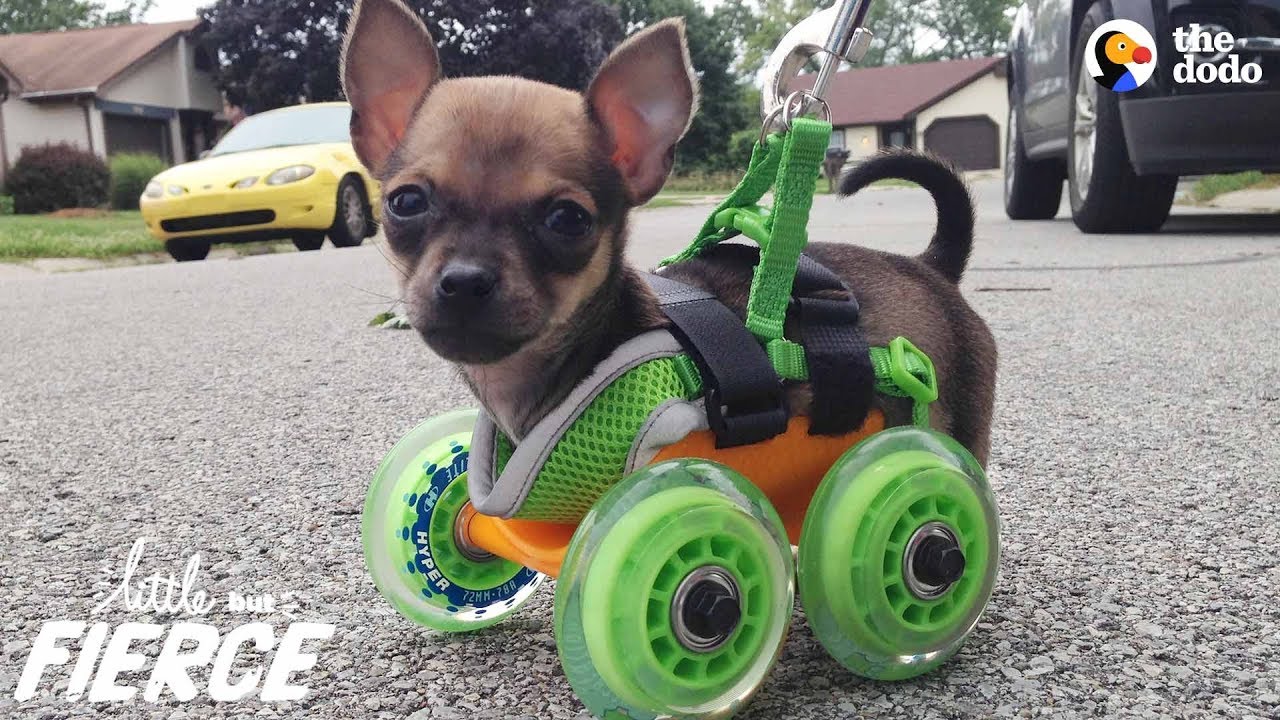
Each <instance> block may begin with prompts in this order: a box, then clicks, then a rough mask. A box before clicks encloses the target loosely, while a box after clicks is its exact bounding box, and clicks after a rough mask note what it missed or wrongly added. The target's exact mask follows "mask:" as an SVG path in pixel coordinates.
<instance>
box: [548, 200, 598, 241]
mask: <svg viewBox="0 0 1280 720" xmlns="http://www.w3.org/2000/svg"><path fill="white" fill-rule="evenodd" d="M593 223H594V220H593V219H592V217H591V213H589V212H587V209H586V208H584V207H582V206H581V205H579V204H578V203H576V202H573V201H572V200H557V201H555V202H553V203H551V207H549V208H547V215H546V217H544V218H543V220H542V224H543V225H544V226H545V227H546V228H547V229H548V230H550V231H551V232H553V233H555V234H557V235H563V236H564V237H568V238H580V237H583V236H585V235H586V234H587V233H589V232H591V227H592V224H593Z"/></svg>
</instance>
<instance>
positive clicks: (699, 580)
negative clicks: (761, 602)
mask: <svg viewBox="0 0 1280 720" xmlns="http://www.w3.org/2000/svg"><path fill="white" fill-rule="evenodd" d="M741 602H742V593H741V590H739V588H738V583H737V581H736V580H734V579H733V575H731V574H730V573H729V571H728V570H726V569H724V568H722V567H719V566H717V565H705V566H703V567H700V568H697V569H695V570H694V571H693V572H691V573H689V574H688V575H686V576H685V578H684V580H681V581H680V585H679V586H678V587H676V592H675V595H674V596H673V597H672V598H671V629H672V631H673V632H674V633H675V636H676V639H677V640H679V641H680V644H681V645H683V646H685V648H687V649H689V650H692V651H694V652H704V653H705V652H711V651H713V650H716V649H718V648H720V647H721V646H722V645H724V644H725V643H726V642H728V640H729V637H730V636H732V635H733V631H734V630H736V629H737V628H738V623H739V621H741V619H742V604H741Z"/></svg>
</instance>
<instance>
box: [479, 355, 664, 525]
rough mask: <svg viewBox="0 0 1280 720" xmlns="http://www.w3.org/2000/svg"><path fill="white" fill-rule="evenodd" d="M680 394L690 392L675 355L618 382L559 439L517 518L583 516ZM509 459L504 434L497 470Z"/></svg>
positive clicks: (570, 519)
mask: <svg viewBox="0 0 1280 720" xmlns="http://www.w3.org/2000/svg"><path fill="white" fill-rule="evenodd" d="M680 397H688V393H687V391H686V390H685V384H684V383H683V382H681V379H680V374H679V372H678V371H677V363H676V361H675V359H674V358H662V359H660V360H651V361H649V362H647V363H644V364H643V365H639V366H637V367H636V368H634V369H632V370H631V371H629V372H627V373H625V374H624V375H622V377H620V378H618V379H617V380H615V381H613V384H611V385H610V386H609V387H608V388H606V389H605V390H604V392H602V393H600V395H598V396H597V397H596V399H595V400H594V401H592V403H591V405H589V406H588V407H587V409H586V411H585V412H583V413H582V416H581V417H579V418H578V420H577V421H576V422H574V423H573V425H571V426H570V427H569V429H568V431H566V432H565V434H564V436H563V437H562V438H560V442H558V443H556V447H555V449H553V450H552V451H551V455H550V456H549V457H548V458H547V462H546V463H545V464H544V465H543V466H542V471H541V472H539V473H538V479H537V480H535V481H534V483H533V487H532V488H530V490H529V496H528V498H526V499H525V501H524V505H522V506H521V508H520V511H519V512H518V513H516V517H518V518H521V519H522V520H542V521H545V522H558V523H576V522H578V521H579V520H581V519H582V516H584V515H586V514H587V511H588V510H590V509H591V506H592V505H594V504H595V502H596V500H598V499H599V498H600V496H601V495H603V494H604V493H605V491H606V490H608V489H609V488H610V487H612V486H613V485H614V483H616V482H618V481H619V480H621V479H622V473H623V470H624V469H625V467H626V464H627V454H628V453H630V452H631V445H632V443H634V442H635V439H636V436H637V435H639V434H640V427H641V426H642V425H643V424H644V422H645V421H646V420H648V418H649V414H650V413H652V412H653V411H654V409H655V408H657V407H658V406H659V405H661V404H662V403H664V402H667V401H668V400H670V399H672V398H680ZM510 457H511V443H510V442H509V441H508V440H507V439H506V438H504V437H502V436H501V434H499V438H498V457H497V460H498V463H497V466H498V468H499V469H500V468H502V467H505V466H506V462H507V460H508V459H510ZM499 471H500V470H499Z"/></svg>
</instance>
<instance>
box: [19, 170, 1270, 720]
mask: <svg viewBox="0 0 1280 720" xmlns="http://www.w3.org/2000/svg"><path fill="white" fill-rule="evenodd" d="M999 191H1000V188H999V184H998V182H995V181H987V182H983V183H981V184H979V185H978V186H977V187H976V192H977V195H978V198H979V201H980V213H979V216H980V217H979V219H980V223H979V235H980V238H979V246H978V249H977V252H976V255H975V259H974V262H973V270H972V271H971V272H970V273H969V275H968V278H967V280H966V283H965V287H966V290H967V293H968V297H969V298H970V300H971V302H972V303H973V304H974V305H975V306H976V307H977V308H978V310H979V311H980V312H981V313H982V314H983V315H984V316H985V317H986V318H987V319H988V321H989V322H990V324H991V326H992V328H993V330H994V331H995V334H996V337H997V339H998V340H999V343H1000V350H1001V356H1002V357H1001V360H1002V362H1001V374H1000V387H999V403H998V407H997V416H996V420H995V446H994V452H993V459H992V463H991V467H990V474H991V477H992V482H993V485H994V487H995V489H996V493H997V497H998V498H999V501H1000V504H1001V510H1002V515H1003V521H1004V530H1003V538H1004V543H1005V545H1004V548H1005V552H1004V557H1003V561H1002V566H1001V577H1000V581H999V584H998V587H997V589H996V594H995V597H994V598H993V600H992V603H991V606H990V608H989V609H988V612H987V614H986V616H985V618H984V620H983V621H982V622H981V623H980V624H979V626H978V629H977V631H976V632H975V634H974V636H973V637H972V638H971V640H970V642H969V643H968V645H967V646H966V647H965V648H964V649H963V650H962V651H961V653H960V654H959V655H958V656H957V657H956V658H955V659H954V660H953V661H952V662H951V663H950V664H949V665H947V666H946V667H944V668H943V669H942V670H940V671H939V672H937V673H934V674H932V675H930V676H927V677H924V678H921V679H918V680H914V681H910V682H904V683H897V684H885V683H875V682H869V681H864V680H860V679H857V678H854V677H852V676H851V675H849V674H848V673H847V672H845V671H844V670H843V669H841V668H840V667H838V666H837V665H836V664H835V663H834V662H833V661H831V660H830V659H829V658H828V657H827V656H826V655H825V654H824V652H823V651H822V649H821V647H820V646H818V645H817V643H816V642H815V641H814V639H813V637H812V635H811V634H810V632H809V630H808V628H807V627H806V626H805V624H804V621H803V618H802V617H801V616H799V615H797V618H796V623H795V625H794V626H793V630H792V633H791V636H790V639H789V640H788V642H787V645H786V648H785V650H784V652H783V654H782V659H781V661H780V662H779V664H778V666H777V668H776V669H775V671H774V673H773V675H772V676H771V678H770V679H769V681H768V683H767V684H766V685H765V687H764V688H763V690H762V691H761V693H760V695H759V696H758V697H757V699H756V700H755V702H754V703H753V704H752V705H751V706H750V707H749V709H748V710H747V711H746V712H745V713H744V714H743V715H742V716H743V717H746V718H759V719H765V718H815V719H816V718H824V719H825V718H836V717H839V718H856V717H868V718H869V717H884V718H895V717H902V718H935V717H936V718H957V717H975V718H976V717H1006V716H1007V717H1038V716H1047V717H1151V718H1157V717H1232V718H1247V717H1255V718H1280V610H1278V608H1280V590H1278V589H1277V588H1280V561H1278V560H1277V554H1278V553H1280V529H1278V528H1280V524H1278V523H1277V522H1276V521H1275V517H1276V515H1277V512H1280V486H1278V485H1277V477H1278V476H1280V368H1278V363H1277V359H1276V358H1277V349H1278V346H1277V341H1276V330H1277V328H1278V327H1280V302H1278V301H1280V280H1277V271H1278V270H1280V262H1278V260H1280V235H1278V234H1277V231H1280V222H1277V221H1276V220H1275V219H1274V218H1273V219H1266V218H1241V217H1210V216H1205V215H1200V214H1192V215H1184V216H1182V217H1180V218H1178V219H1176V220H1175V221H1174V223H1173V224H1172V225H1171V227H1170V230H1169V231H1166V232H1165V233H1163V234H1161V235H1158V236H1111V237H1085V236H1082V235H1080V234H1078V233H1077V232H1076V231H1075V229H1074V227H1073V226H1072V225H1071V224H1070V222H1069V221H1068V220H1058V221H1054V222H1043V223H1019V224H1014V223H1010V222H1008V221H1007V220H1005V219H1004V218H1003V215H1002V213H1001V212H1000V206H999ZM705 211H706V208H670V209H664V210H656V211H647V212H644V213H641V214H640V215H639V217H638V219H637V222H636V227H635V233H634V235H635V238H636V241H635V247H634V248H633V251H634V255H635V257H636V259H637V260H638V261H639V262H642V263H652V262H653V261H654V260H656V259H657V258H659V257H660V256H662V255H664V254H666V253H667V252H668V251H671V250H674V249H676V248H677V246H679V245H681V244H682V242H683V239H684V238H686V237H687V236H688V235H689V234H690V233H691V232H692V231H693V230H694V229H695V227H696V226H697V225H698V223H699V222H700V220H701V217H702V215H703V214H704V213H705ZM1186 212H1190V211H1186ZM931 218H932V210H931V207H930V205H929V203H928V199H927V197H926V196H925V195H924V194H923V193H922V192H919V191H912V190H903V189H891V190H874V191H869V192H868V193H867V194H866V195H865V196H864V197H862V198H859V199H857V200H856V201H853V202H847V203H844V204H837V203H836V202H835V201H833V200H831V199H830V198H821V199H819V201H818V205H817V210H816V215H815V221H814V235H815V237H816V238H819V239H831V240H837V239H838V240H848V241H851V242H859V243H863V244H868V245H873V246H877V247H883V248H887V249H893V250H899V251H903V252H917V251H918V250H919V249H921V248H923V247H924V244H925V242H926V241H927V237H928V236H929V234H930V229H931V227H930V226H931V222H932V221H931ZM395 292H396V291H395V289H394V284H393V282H392V276H391V272H390V270H389V269H388V267H387V265H386V263H385V261H384V260H383V258H382V257H380V255H379V252H378V250H377V249H376V248H373V247H365V248H362V249H358V250H349V251H347V250H344V251H336V250H331V249H326V250H325V251H323V252H320V253H312V254H296V255H286V256H267V257H257V258H248V259H243V260H220V261H212V262H207V263H201V264H193V265H183V266H177V265H164V266H154V267H140V268H129V269H119V270H108V271H99V272H85V273H74V274H64V275H43V274H38V273H32V272H27V271H18V270H10V271H7V272H5V273H4V274H2V275H0V338H2V340H0V347H2V348H3V350H2V351H0V493H2V497H3V502H0V597H2V598H3V601H2V602H0V633H2V635H0V637H2V639H3V640H2V641H3V648H2V650H0V717H14V718H63V717H119V718H241V717H279V718H395V719H400V718H406V717H408V716H410V715H413V717H414V718H415V720H418V719H420V718H440V719H453V718H457V719H462V718H513V717H527V718H575V717H577V716H579V715H580V714H581V713H582V707H581V705H580V704H579V703H578V701H577V700H576V699H575V698H574V696H573V693H572V691H571V690H570V688H569V686H568V684H567V682H566V681H565V679H564V675H563V673H562V672H561V670H560V666H559V662H558V660H557V656H556V651H555V646H554V642H553V640H552V619H551V601H552V592H551V591H550V590H549V589H544V590H543V591H542V593H541V594H540V596H539V597H538V598H537V599H536V600H535V601H534V602H533V603H532V604H531V606H530V607H529V608H528V609H527V610H526V611H525V612H523V613H522V614H520V615H519V616H518V617H516V618H515V619H513V620H510V621H508V622H507V623H505V624H503V625H500V626H498V627H497V628H494V629H492V630H489V631H485V632H482V633H479V634H475V635H471V636H465V637H460V636H445V635H439V634H435V633H432V632H428V631H425V630H422V629H419V628H417V627H415V626H413V625H412V624H411V623H410V622H408V621H407V620H404V619H402V618H401V617H399V616H397V615H396V614H395V613H394V612H393V611H392V609H391V608H390V606H389V605H388V604H387V603H386V602H384V601H383V600H382V599H381V598H380V597H379V596H378V594H377V592H376V590H375V589H374V587H373V585H372V583H371V582H370V580H369V578H368V576H367V575H366V573H365V569H364V563H363V559H362V557H361V547H360V533H359V520H360V518H359V512H360V507H361V503H362V500H363V493H364V490H365V487H366V484H367V482H368V479H369V477H370V475H371V473H372V472H373V470H374V468H375V467H376V466H377V464H378V462H379V460H380V458H381V457H382V455H383V453H385V452H386V451H387V450H388V449H389V448H390V447H391V445H392V444H393V443H394V442H395V440H396V439H397V438H398V437H399V436H400V435H401V434H402V433H403V432H405V431H407V430H408V429H409V428H410V427H412V426H413V425H414V424H415V423H417V422H418V421H419V420H421V419H422V418H424V417H426V416H429V415H432V414H435V413H439V412H442V411H445V410H449V409H452V408H456V407H459V406H462V405H464V404H466V403H467V401H468V398H467V395H466V393H465V391H464V389H463V387H462V385H461V383H460V382H458V381H457V379H456V377H455V375H454V373H453V371H452V370H451V369H450V368H449V367H448V366H447V365H445V364H444V363H442V362H440V361H439V360H437V359H435V358H433V357H432V356H431V355H430V354H429V353H428V351H427V350H426V348H425V346H423V345H422V344H421V343H420V341H418V340H417V339H416V337H415V335H414V334H413V333H409V332H393V331H383V330H376V329H370V328H367V327H366V323H367V322H368V320H369V319H370V318H371V317H373V316H374V315H375V314H376V313H378V312H380V311H382V310H384V309H386V308H387V307H388V306H389V305H390V304H391V300H393V299H394V295H395ZM961 381H962V380H961ZM139 536H147V537H151V538H155V540H154V542H152V544H151V545H150V546H149V547H148V551H147V555H146V557H145V558H144V560H143V564H142V568H143V569H144V570H145V571H146V572H151V571H154V570H160V571H163V572H165V573H168V572H174V573H180V572H181V569H182V565H183V563H184V562H185V561H186V559H187V558H188V556H190V555H191V554H192V553H195V552H199V553H201V555H202V570H201V575H200V578H201V580H200V584H201V585H202V586H203V587H204V588H205V589H206V590H208V591H209V592H210V593H211V594H212V595H213V596H214V597H218V598H225V597H226V596H227V595H228V594H229V593H230V592H232V591H236V592H241V593H268V592H269V593H272V594H274V595H276V596H277V597H278V596H280V595H281V594H283V593H286V592H293V593H296V594H297V595H296V597H295V598H294V602H297V603H298V604H299V605H300V607H299V609H297V610H296V611H294V613H293V614H294V615H295V616H296V617H297V618H298V619H299V620H309V621H315V622H329V623H335V624H336V625H337V632H336V634H335V636H334V637H333V638H332V639H331V640H330V641H328V642H327V643H324V644H322V645H321V650H320V657H319V662H318V664H317V666H316V667H315V668H314V669H313V670H311V671H309V672H306V673H302V674H301V675H300V676H297V678H296V679H297V681H298V682H301V683H303V684H308V685H310V687H311V688H312V689H313V692H312V694H310V695H309V696H307V697H306V698H305V699H303V700H301V701H297V702H293V703H281V704H262V703H260V702H258V701H257V700H256V699H250V700H246V701H242V702H236V703H213V702H212V701H210V700H208V699H207V695H206V694H205V693H203V692H202V694H201V696H200V697H199V698H197V699H196V700H194V701H192V702H187V703H179V702H177V701H175V700H174V699H173V698H172V696H171V695H166V698H162V702H161V703H160V704H158V705H148V704H143V703H141V702H136V701H135V702H133V703H131V704H123V705H108V704H100V705H91V704H89V703H87V702H84V701H80V702H68V701H67V700H66V699H65V698H64V697H63V694H64V691H63V690H62V688H64V687H65V685H66V681H67V680H66V679H67V673H66V671H65V670H63V671H56V670H55V671H53V672H51V674H50V675H49V676H47V677H46V679H45V680H44V682H43V683H42V684H41V688H40V694H39V695H38V696H37V697H36V698H35V699H33V700H31V701H28V702H25V703H17V702H16V701H15V700H14V699H13V696H14V689H15V686H16V684H17V682H18V677H19V674H20V673H21V671H22V667H23V664H24V663H25V662H26V659H27V655H28V653H29V651H30V648H31V643H32V641H33V640H34V639H35V637H36V634H37V632H38V631H39V628H40V626H41V624H42V623H43V622H44V621H46V620H60V619H65V620H85V621H91V620H103V621H106V622H109V623H111V624H112V625H119V624H120V623H123V622H128V621H144V622H145V621H147V620H148V619H151V618H152V616H150V615H148V614H147V613H141V612H134V613H131V612H128V611H126V610H124V609H121V608H120V607H119V605H118V604H117V605H114V606H113V609H111V610H109V611H107V612H106V613H104V614H103V615H101V616H98V617H91V616H90V614H89V613H90V610H91V608H92V607H93V606H94V605H95V604H96V603H97V600H95V599H94V596H95V593H100V592H101V591H102V590H103V589H104V587H106V586H103V585H101V584H100V583H101V582H102V581H104V579H108V578H111V579H118V576H119V573H120V569H121V566H122V564H123V561H124V558H125V556H126V555H127V553H128V551H129V547H130V545H131V544H132V543H133V541H134V539H135V538H137V537H139ZM268 621H269V622H272V623H273V624H274V625H275V626H276V628H277V629H278V630H282V629H283V627H284V626H285V624H286V623H287V620H286V619H285V618H284V617H283V616H282V615H280V614H279V613H276V614H273V615H271V616H269V617H268ZM156 622H165V620H163V619H162V620H157V621H156ZM207 622H209V623H211V624H214V625H217V626H218V627H219V628H221V629H222V631H223V632H224V633H225V632H227V631H229V630H230V629H231V628H232V627H234V626H235V625H237V624H239V623H242V622H246V619H245V616H243V615H233V614H231V613H228V612H226V611H225V610H224V609H222V608H219V609H217V610H215V611H214V613H213V614H212V615H211V616H210V617H209V618H208V620H207ZM145 648H146V649H144V650H142V652H144V653H145V654H147V655H148V656H149V657H151V658H154V657H155V656H156V654H157V652H158V643H151V644H150V645H148V646H145ZM253 658H254V656H252V655H250V656H248V657H247V658H246V659H249V660H252V659H253ZM244 667H248V666H247V665H246V666H244ZM122 677H123V678H124V680H126V681H131V682H133V683H134V684H136V685H141V684H143V683H144V682H145V679H146V674H145V673H143V674H131V675H130V674H126V675H124V676H122ZM197 687H200V688H201V690H202V691H203V684H202V683H200V682H197ZM55 688H56V689H55Z"/></svg>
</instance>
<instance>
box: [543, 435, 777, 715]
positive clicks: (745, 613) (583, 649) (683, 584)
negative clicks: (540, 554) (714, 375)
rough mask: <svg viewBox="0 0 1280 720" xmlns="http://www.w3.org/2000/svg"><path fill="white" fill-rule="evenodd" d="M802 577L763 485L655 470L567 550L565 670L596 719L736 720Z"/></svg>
mask: <svg viewBox="0 0 1280 720" xmlns="http://www.w3.org/2000/svg"><path fill="white" fill-rule="evenodd" d="M793 572H794V571H793V560H792V555H791V545H790V543H789V542H788V541H787V535H786V531H785V529H784V528H783V526H782V521H781V519H780V518H779V517H778V514H777V512H776V511H775V510H774V509H773V506H772V505H771V504H770V503H769V501H768V500H767V499H766V498H765V497H764V495H763V494H762V493H761V492H760V491H759V490H758V489H757V488H756V487H755V486H754V485H752V484H751V483H749V482H747V481H746V480H745V479H743V478H742V477H741V476H739V475H737V474H736V473H734V472H733V471H732V470H730V469H728V468H726V467H724V466H722V465H718V464H716V463H712V462H708V461H703V460H674V461H670V462H665V463H661V464H658V465H654V466H651V467H648V468H645V469H643V470H641V471H639V472H637V473H635V474H634V475H632V476H631V477H629V478H627V479H625V480H623V481H622V482H621V483H619V484H618V485H617V486H615V487H614V488H612V489H611V490H610V491H609V492H608V493H606V494H605V495H604V497H602V498H601V499H600V501H599V502H598V503H596V505H595V507H594V508H592V510H591V512H589V513H588V514H587V516H586V517H585V518H584V519H583V521H582V523H581V525H579V527H578V530H577V531H576V532H575V534H574V536H573V542H572V543H571V544H570V545H569V551H568V553H567V554H566V556H565V560H564V565H563V566H562V569H561V573H560V579H559V582H558V583H557V588H556V606H555V632H556V644H557V646H558V648H559V651H560V660H561V662H562V664H563V665H564V670H565V675H566V676H567V677H568V679H569V682H570V684H571V685H572V686H573V689H574V691H575V692H576V693H577V694H578V697H579V698H581V699H582V701H583V703H585V704H586V706H587V708H588V709H589V710H590V711H591V712H592V713H594V714H595V715H596V716H598V717H606V718H609V717H627V718H656V717H666V716H677V717H681V718H713V717H717V718H718V717H729V716H731V715H733V713H735V712H736V711H737V710H738V709H739V708H740V707H741V706H742V705H744V704H745V703H746V702H747V701H748V700H749V699H750V698H751V696H752V695H754V694H755V691H756V690H757V689H758V688H759V687H760V685H761V683H762V682H763V681H764V678H765V676H766V675H767V674H768V672H769V669H770V668H772V667H773V663H774V661H775V660H777V656H778V652H779V650H780V649H781V647H782V642H783V640H784V639H785V637H786V632H787V628H788V626H789V625H790V622H791V610H792V603H793V594H794V588H793V581H792V578H793Z"/></svg>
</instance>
